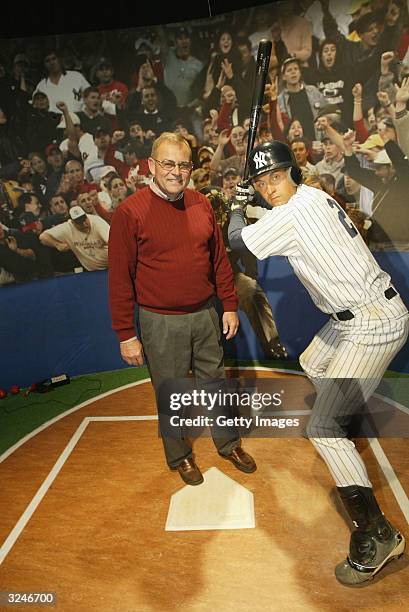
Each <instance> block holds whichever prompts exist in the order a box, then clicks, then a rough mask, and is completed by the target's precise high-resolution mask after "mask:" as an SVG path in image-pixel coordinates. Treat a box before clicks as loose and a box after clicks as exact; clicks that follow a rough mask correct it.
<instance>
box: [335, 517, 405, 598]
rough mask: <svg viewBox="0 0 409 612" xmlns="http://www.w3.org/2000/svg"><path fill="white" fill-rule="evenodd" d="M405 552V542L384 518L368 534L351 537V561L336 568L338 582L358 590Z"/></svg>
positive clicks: (358, 531) (354, 533)
mask: <svg viewBox="0 0 409 612" xmlns="http://www.w3.org/2000/svg"><path fill="white" fill-rule="evenodd" d="M404 550H405V538H404V537H403V535H402V534H401V533H399V531H397V530H396V529H395V528H394V527H393V526H392V525H391V524H390V523H389V521H387V520H386V518H385V517H384V516H382V517H381V518H380V519H379V520H378V521H377V524H375V525H374V526H373V527H371V528H370V529H368V530H366V531H361V530H358V529H357V530H356V531H354V532H353V533H352V535H351V544H350V551H349V555H348V557H347V558H346V559H345V561H343V562H342V563H339V564H338V565H337V566H336V568H335V576H336V578H337V580H338V581H339V582H340V583H341V584H344V585H346V586H358V585H360V584H362V583H364V582H367V581H369V580H372V579H373V578H374V577H375V576H376V574H377V573H378V572H379V571H380V570H382V569H383V568H384V567H385V566H386V565H387V564H388V563H390V562H391V561H393V560H394V559H399V557H400V556H401V555H403V552H404Z"/></svg>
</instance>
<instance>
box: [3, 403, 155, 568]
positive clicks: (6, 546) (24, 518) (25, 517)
mask: <svg viewBox="0 0 409 612" xmlns="http://www.w3.org/2000/svg"><path fill="white" fill-rule="evenodd" d="M157 419H158V417H157V415H156V414H153V415H147V416H122V417H121V416H113V417H85V418H84V420H83V421H82V422H81V423H80V425H79V427H78V428H77V430H76V431H75V433H74V435H73V436H72V437H71V439H70V441H69V442H68V444H67V446H66V447H65V448H64V450H63V451H62V453H61V455H60V456H59V457H58V459H57V461H56V462H55V464H54V466H53V467H52V469H51V471H50V472H49V474H48V476H47V477H46V478H45V480H44V481H43V483H42V485H41V486H40V488H39V489H38V491H37V493H36V494H35V495H34V497H33V499H32V500H31V502H30V503H29V505H28V506H27V508H26V509H25V510H24V512H23V514H22V515H21V517H20V518H19V520H18V521H17V523H16V525H15V526H14V528H13V529H12V531H11V532H10V533H9V535H8V536H7V538H6V540H5V541H4V543H3V545H2V547H1V548H0V565H1V564H2V563H3V561H4V559H5V558H6V556H7V555H8V553H9V552H10V550H11V549H12V547H13V546H14V544H15V542H16V540H17V539H18V537H19V536H20V534H21V532H22V531H23V529H24V528H25V526H26V525H27V523H28V521H29V520H30V519H31V517H32V516H33V514H34V512H35V511H36V509H37V508H38V506H39V504H40V502H41V501H42V499H43V498H44V496H45V494H46V493H47V491H48V489H49V488H50V487H51V485H52V484H53V482H54V480H55V479H56V478H57V476H58V474H59V473H60V471H61V469H62V467H63V465H64V463H65V462H66V461H67V459H68V457H69V456H70V455H71V453H72V451H73V450H74V448H75V446H76V445H77V443H78V441H79V440H80V438H81V436H82V434H83V433H84V431H85V430H86V428H87V426H88V424H89V423H91V422H93V421H157Z"/></svg>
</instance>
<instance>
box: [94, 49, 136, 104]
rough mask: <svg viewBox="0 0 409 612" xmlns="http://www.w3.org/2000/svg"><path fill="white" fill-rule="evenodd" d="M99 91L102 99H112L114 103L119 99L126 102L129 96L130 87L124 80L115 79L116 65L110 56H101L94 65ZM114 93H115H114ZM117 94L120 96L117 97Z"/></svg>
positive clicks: (123, 102)
mask: <svg viewBox="0 0 409 612" xmlns="http://www.w3.org/2000/svg"><path fill="white" fill-rule="evenodd" d="M94 72H95V77H96V80H97V81H98V85H97V87H98V91H99V93H100V95H101V100H110V101H111V102H113V103H114V104H115V103H116V102H117V101H118V100H119V101H120V102H121V104H125V103H126V100H127V97H128V87H127V86H126V85H125V83H122V81H117V80H116V79H114V66H113V64H112V61H111V60H110V59H109V58H108V57H100V58H99V59H98V61H97V63H96V64H95V66H94ZM112 94H114V95H112ZM117 94H118V95H119V96H120V97H119V98H118V97H117Z"/></svg>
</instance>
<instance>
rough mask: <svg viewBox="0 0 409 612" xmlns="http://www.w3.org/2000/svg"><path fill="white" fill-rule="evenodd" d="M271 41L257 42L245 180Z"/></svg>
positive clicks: (256, 126) (256, 125) (264, 83)
mask: <svg viewBox="0 0 409 612" xmlns="http://www.w3.org/2000/svg"><path fill="white" fill-rule="evenodd" d="M271 47H272V43H271V41H269V40H266V39H265V38H263V39H262V40H260V42H259V44H258V51H257V62H256V78H255V81H254V92H253V100H252V102H251V111H250V127H249V137H248V142H247V152H246V161H245V166H244V175H243V179H244V180H245V181H246V180H247V178H248V175H249V155H250V152H251V151H252V149H253V146H254V141H255V139H256V134H257V128H258V122H259V119H260V111H261V106H262V102H263V96H264V88H265V85H266V79H267V74H268V67H269V64H270V55H271Z"/></svg>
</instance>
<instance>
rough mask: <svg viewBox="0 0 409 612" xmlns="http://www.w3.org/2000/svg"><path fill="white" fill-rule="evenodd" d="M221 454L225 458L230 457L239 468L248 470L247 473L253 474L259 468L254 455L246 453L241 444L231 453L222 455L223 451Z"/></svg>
mask: <svg viewBox="0 0 409 612" xmlns="http://www.w3.org/2000/svg"><path fill="white" fill-rule="evenodd" d="M219 455H220V456H221V457H223V459H228V460H229V461H231V462H232V464H233V465H234V466H235V467H236V468H237V469H238V470H241V471H242V472H246V473H247V474H251V473H252V472H255V471H256V469H257V465H256V462H255V461H254V459H253V457H252V456H251V455H249V454H248V453H246V451H244V450H243V449H242V448H241V446H236V447H235V448H233V450H232V451H231V453H230V454H229V455H221V453H219Z"/></svg>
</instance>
